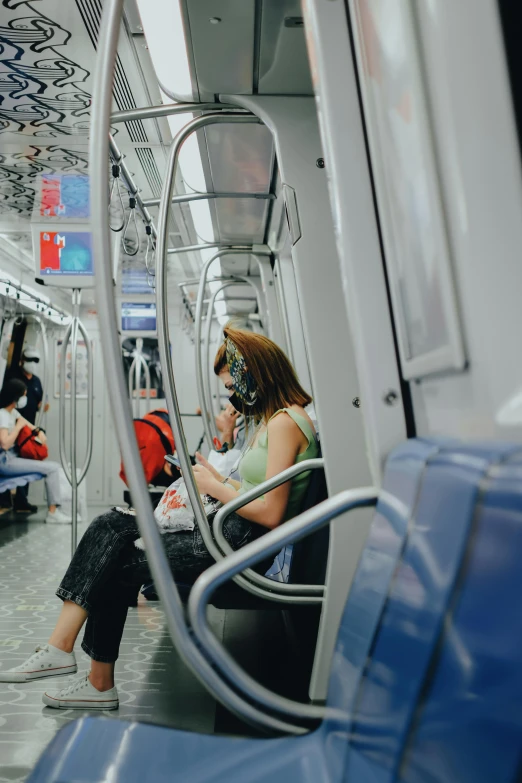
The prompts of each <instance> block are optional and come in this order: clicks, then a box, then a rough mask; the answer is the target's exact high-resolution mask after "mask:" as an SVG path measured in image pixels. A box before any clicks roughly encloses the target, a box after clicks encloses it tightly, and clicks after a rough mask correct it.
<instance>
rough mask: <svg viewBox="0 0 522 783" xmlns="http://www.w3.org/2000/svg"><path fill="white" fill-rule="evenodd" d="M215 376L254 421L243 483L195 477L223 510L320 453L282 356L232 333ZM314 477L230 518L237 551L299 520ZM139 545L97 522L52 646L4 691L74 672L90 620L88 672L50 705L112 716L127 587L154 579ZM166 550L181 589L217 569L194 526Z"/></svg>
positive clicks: (117, 513)
mask: <svg viewBox="0 0 522 783" xmlns="http://www.w3.org/2000/svg"><path fill="white" fill-rule="evenodd" d="M224 334H225V341H224V344H223V345H222V346H221V347H220V349H219V351H218V354H217V356H216V360H215V365H214V369H215V372H216V374H217V375H219V377H220V378H221V380H222V381H223V382H224V384H225V386H226V388H227V389H228V390H229V391H230V392H231V396H230V402H231V403H232V405H234V407H235V408H236V409H238V410H240V411H241V412H243V413H245V414H246V415H247V416H248V417H249V421H250V427H249V432H248V439H249V445H248V447H247V449H246V451H245V452H244V453H243V457H242V460H241V463H240V468H239V472H240V476H241V482H233V481H229V480H227V479H226V477H224V476H221V475H220V474H219V473H218V472H217V471H216V470H214V469H212V468H210V467H209V466H208V463H207V462H206V460H204V459H203V458H202V457H200V458H199V459H200V464H198V465H196V466H195V467H194V475H195V477H196V481H197V484H198V488H199V490H200V492H201V493H207V494H209V495H211V496H212V497H214V498H217V499H218V500H220V501H222V502H223V503H227V502H228V501H230V500H232V499H233V498H235V497H237V495H238V493H241V492H244V491H246V490H248V489H251V488H252V487H255V486H257V485H258V484H260V483H261V482H262V481H264V480H265V479H267V478H271V477H272V476H275V475H277V474H278V473H280V472H281V471H283V470H285V469H286V468H289V467H290V466H292V465H294V464H295V463H296V462H301V461H302V460H305V459H311V458H313V457H316V456H317V454H318V445H317V441H316V438H315V433H314V428H313V425H312V423H311V421H310V419H309V418H308V415H307V414H306V413H305V411H304V406H305V405H308V404H309V403H310V402H311V398H310V397H309V395H308V394H307V393H306V392H305V391H304V390H303V389H302V387H301V385H300V384H299V381H298V379H297V377H296V374H295V372H294V369H293V368H292V365H291V364H290V362H289V361H288V359H287V358H286V356H285V354H284V353H283V352H282V351H281V349H280V348H279V347H278V346H277V345H276V344H275V343H273V342H272V341H271V340H269V339H268V338H266V337H263V336H262V335H259V334H253V333H251V332H247V331H243V330H239V329H233V328H232V327H230V326H227V327H226V328H225V330H224ZM309 475H310V474H303V475H301V476H299V477H297V478H295V479H294V480H293V481H292V482H287V483H286V484H283V485H282V486H280V487H277V488H276V489H274V490H272V491H271V492H268V493H267V494H266V495H265V496H264V497H263V498H259V499H258V500H254V501H252V502H251V503H248V504H247V505H246V506H243V508H241V509H240V510H239V512H238V514H231V515H230V517H229V518H228V520H227V521H226V523H225V526H224V532H225V535H226V537H227V539H228V541H229V542H230V544H231V545H232V546H233V547H234V548H235V549H237V548H239V547H241V546H244V545H245V544H247V543H248V542H249V541H252V540H253V539H255V538H257V537H259V536H261V535H262V534H263V533H266V532H267V531H268V530H270V529H272V528H275V527H277V526H278V525H280V524H281V523H282V522H284V521H285V520H286V519H289V518H291V517H293V516H295V515H296V514H297V513H299V510H300V507H301V503H302V500H303V497H304V493H305V492H306V488H307V485H308V480H309ZM139 537H140V533H139V530H138V527H137V524H136V519H135V517H134V516H133V515H132V514H131V513H125V512H123V511H122V510H116V509H115V510H113V511H110V512H108V513H107V514H103V515H102V516H99V517H98V518H97V519H95V520H94V521H93V522H92V523H91V525H90V526H89V528H88V529H87V531H86V532H85V534H84V536H83V538H82V540H81V541H80V544H79V546H78V549H77V550H76V552H75V554H74V557H73V559H72V561H71V564H70V566H69V568H68V569H67V572H66V574H65V576H64V578H63V579H62V582H61V584H60V586H59V588H58V590H57V593H56V594H57V595H58V597H59V598H61V599H62V601H63V605H62V610H61V613H60V616H59V618H58V622H57V624H56V627H55V629H54V631H53V632H52V634H51V636H50V638H49V641H48V643H47V644H44V645H43V646H41V647H38V648H37V649H36V652H35V653H34V654H33V655H32V656H31V657H30V658H29V659H28V660H27V661H25V663H23V664H21V665H20V666H18V667H16V668H15V669H11V670H10V671H6V672H0V681H2V682H27V681H30V680H34V679H40V678H42V677H50V676H56V675H59V674H70V673H74V672H76V671H77V666H76V658H75V656H74V652H73V647H74V643H75V641H76V638H77V636H78V634H79V632H80V629H81V628H82V626H83V624H84V623H85V621H87V625H86V629H85V635H84V639H83V643H82V648H83V649H84V650H85V652H86V653H87V654H88V655H89V656H90V657H91V659H92V661H91V670H90V672H89V673H88V674H87V675H84V676H82V677H81V678H78V679H76V680H75V681H73V682H72V684H70V685H69V686H68V687H66V688H64V689H62V690H59V691H51V692H47V693H45V694H44V696H43V701H44V704H47V705H48V706H50V707H57V708H62V709H71V708H72V709H74V708H78V709H86V708H91V709H92V708H94V709H103V710H107V709H116V708H117V707H118V694H117V691H116V688H115V686H114V664H115V661H116V660H117V658H118V652H119V646H120V641H121V637H122V634H123V628H124V625H125V619H126V616H127V609H128V605H129V585H132V586H133V587H134V592H136V591H137V589H138V588H139V586H140V585H142V584H143V583H144V582H146V581H147V579H150V572H149V570H148V566H147V557H146V553H145V552H143V551H141V550H138V549H136V547H135V546H134V545H133V542H134V541H135V540H136V539H137V538H139ZM164 543H165V550H166V554H167V556H168V558H169V561H170V565H171V569H172V572H173V574H174V576H175V578H176V580H177V581H178V582H183V583H188V584H192V583H193V582H194V581H195V580H196V579H197V577H198V576H199V575H200V574H201V573H202V572H203V571H204V570H205V569H206V568H208V567H209V566H210V565H212V564H213V562H214V560H213V558H212V557H211V556H210V554H209V552H208V551H207V549H206V547H205V545H204V543H203V539H202V537H201V533H200V532H199V529H198V528H197V527H196V528H195V529H194V530H193V531H190V532H188V531H187V532H178V533H168V534H166V535H165V536H164Z"/></svg>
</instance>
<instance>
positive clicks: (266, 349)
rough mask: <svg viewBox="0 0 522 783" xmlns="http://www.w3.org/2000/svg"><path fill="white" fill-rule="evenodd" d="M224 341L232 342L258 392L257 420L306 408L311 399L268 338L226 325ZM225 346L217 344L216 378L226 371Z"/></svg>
mask: <svg viewBox="0 0 522 783" xmlns="http://www.w3.org/2000/svg"><path fill="white" fill-rule="evenodd" d="M223 335H224V337H225V338H227V337H228V338H229V339H230V340H232V342H233V343H234V345H235V346H236V347H237V348H238V350H239V351H240V352H241V354H242V355H243V357H244V359H245V364H246V366H247V369H248V370H249V372H250V373H251V374H252V376H253V378H254V381H255V383H256V386H257V389H258V398H257V399H258V402H257V405H256V416H255V418H256V419H265V421H268V419H269V418H270V417H271V416H273V415H274V413H275V412H276V411H278V410H281V408H289V407H290V406H291V405H300V406H301V407H302V408H305V407H306V406H307V405H310V403H311V402H312V398H311V397H310V395H309V394H307V393H306V392H305V390H304V389H303V387H302V386H301V384H300V383H299V379H298V377H297V375H296V372H295V370H294V368H293V367H292V365H291V363H290V360H289V359H288V357H287V356H286V354H285V353H284V352H283V351H282V350H281V348H280V347H279V346H278V345H277V344H276V343H275V342H274V341H273V340H270V339H269V338H268V337H265V336H264V335H262V334H256V333H255V332H249V331H247V330H246V329H237V328H235V327H234V326H233V325H232V324H227V325H226V326H225V327H224V329H223ZM228 369H229V367H228V362H227V350H226V344H225V343H223V344H222V345H220V347H219V349H218V352H217V354H216V358H215V360H214V372H215V373H216V375H219V374H220V373H221V372H223V370H228Z"/></svg>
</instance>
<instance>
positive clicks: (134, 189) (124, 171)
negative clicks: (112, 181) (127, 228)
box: [107, 134, 157, 237]
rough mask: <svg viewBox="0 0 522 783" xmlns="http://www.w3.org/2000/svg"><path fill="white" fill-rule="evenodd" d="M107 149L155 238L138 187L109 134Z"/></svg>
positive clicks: (153, 227) (153, 228)
mask: <svg viewBox="0 0 522 783" xmlns="http://www.w3.org/2000/svg"><path fill="white" fill-rule="evenodd" d="M109 149H110V155H111V157H112V159H113V160H114V162H115V163H117V164H118V166H119V167H120V172H121V175H122V177H123V179H124V180H125V182H126V183H127V188H128V190H129V193H130V194H131V196H134V198H135V199H136V206H137V208H138V209H139V210H140V212H141V214H142V216H143V219H144V221H145V223H148V224H149V225H150V227H151V230H152V236H153V237H156V235H157V232H156V226H155V225H154V221H153V220H152V215H151V214H150V212H149V210H148V209H147V207H145V206H144V204H143V199H142V198H141V196H140V193H139V189H138V186H137V185H136V183H135V182H134V179H133V178H132V174H131V173H130V171H129V169H128V168H127V164H126V163H125V161H124V160H123V155H122V153H121V152H120V150H119V148H118V145H117V144H116V142H115V141H114V139H113V138H112V136H111V135H110V134H109ZM108 159H109V155H107V160H108Z"/></svg>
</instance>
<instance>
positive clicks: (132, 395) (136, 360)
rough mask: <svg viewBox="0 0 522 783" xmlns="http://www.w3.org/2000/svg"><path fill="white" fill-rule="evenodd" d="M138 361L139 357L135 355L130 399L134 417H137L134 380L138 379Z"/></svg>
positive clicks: (130, 372) (130, 376)
mask: <svg viewBox="0 0 522 783" xmlns="http://www.w3.org/2000/svg"><path fill="white" fill-rule="evenodd" d="M137 363H138V357H137V356H134V359H133V360H132V362H131V366H130V368H129V400H130V405H131V410H132V418H133V419H135V418H136V402H135V400H134V381H135V380H136V364H137Z"/></svg>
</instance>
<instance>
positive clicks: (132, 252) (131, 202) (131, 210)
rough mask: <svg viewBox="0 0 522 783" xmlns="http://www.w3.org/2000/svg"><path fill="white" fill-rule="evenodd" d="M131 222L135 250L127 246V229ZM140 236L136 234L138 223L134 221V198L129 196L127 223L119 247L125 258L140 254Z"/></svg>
mask: <svg viewBox="0 0 522 783" xmlns="http://www.w3.org/2000/svg"><path fill="white" fill-rule="evenodd" d="M131 220H134V232H135V234H136V248H135V250H132V244H130V245H129V233H128V232H129V228H130V224H131ZM140 244H141V243H140V235H139V233H138V221H137V219H136V198H135V196H131V197H130V198H129V217H128V218H127V223H126V225H125V230H124V232H123V236H122V238H121V245H122V247H123V252H124V253H125V255H127V256H137V255H138V253H139V252H140Z"/></svg>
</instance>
